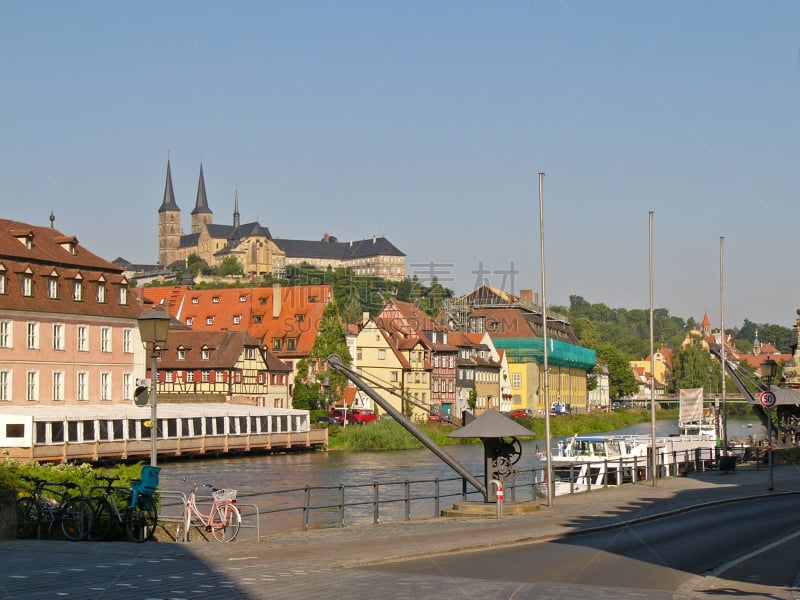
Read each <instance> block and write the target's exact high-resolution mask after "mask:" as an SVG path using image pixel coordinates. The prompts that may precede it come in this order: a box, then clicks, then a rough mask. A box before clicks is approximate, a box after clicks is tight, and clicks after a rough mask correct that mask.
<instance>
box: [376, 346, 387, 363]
mask: <svg viewBox="0 0 800 600" xmlns="http://www.w3.org/2000/svg"><path fill="white" fill-rule="evenodd" d="M378 360H386V350H384V349H383V348H381V349H380V350H378Z"/></svg>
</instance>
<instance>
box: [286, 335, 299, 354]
mask: <svg viewBox="0 0 800 600" xmlns="http://www.w3.org/2000/svg"><path fill="white" fill-rule="evenodd" d="M296 349H297V338H289V339H288V340H286V350H287V351H289V352H291V351H292V350H296Z"/></svg>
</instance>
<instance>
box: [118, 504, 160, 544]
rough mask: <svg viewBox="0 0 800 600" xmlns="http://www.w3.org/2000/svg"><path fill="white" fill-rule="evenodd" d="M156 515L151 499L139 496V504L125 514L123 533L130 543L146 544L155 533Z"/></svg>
mask: <svg viewBox="0 0 800 600" xmlns="http://www.w3.org/2000/svg"><path fill="white" fill-rule="evenodd" d="M157 524H158V513H157V512H156V506H155V504H153V499H152V498H150V497H147V496H140V497H139V503H138V504H137V505H136V506H135V507H134V508H130V509H128V510H127V511H126V513H125V533H126V534H127V535H128V539H130V540H131V541H132V542H137V543H141V542H146V541H147V540H149V539H150V538H151V537H153V534H154V533H155V531H156V525H157Z"/></svg>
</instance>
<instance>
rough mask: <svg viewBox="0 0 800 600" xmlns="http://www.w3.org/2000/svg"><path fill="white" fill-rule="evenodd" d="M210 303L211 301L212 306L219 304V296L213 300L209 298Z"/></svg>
mask: <svg viewBox="0 0 800 600" xmlns="http://www.w3.org/2000/svg"><path fill="white" fill-rule="evenodd" d="M211 301H212V302H213V303H214V304H219V296H214V297H213V298H211Z"/></svg>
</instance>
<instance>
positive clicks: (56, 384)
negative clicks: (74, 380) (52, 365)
mask: <svg viewBox="0 0 800 600" xmlns="http://www.w3.org/2000/svg"><path fill="white" fill-rule="evenodd" d="M53 400H54V401H56V402H61V401H62V400H64V372H63V371H53Z"/></svg>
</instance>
